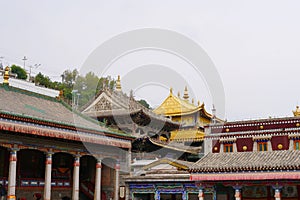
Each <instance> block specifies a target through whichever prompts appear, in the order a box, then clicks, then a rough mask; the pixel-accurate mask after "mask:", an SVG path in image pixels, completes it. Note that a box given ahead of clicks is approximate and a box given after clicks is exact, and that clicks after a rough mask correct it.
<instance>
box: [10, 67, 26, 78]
mask: <svg viewBox="0 0 300 200" xmlns="http://www.w3.org/2000/svg"><path fill="white" fill-rule="evenodd" d="M11 72H12V73H14V74H17V79H24V80H26V79H27V73H26V71H25V70H24V69H23V68H22V67H20V66H17V65H12V66H11Z"/></svg>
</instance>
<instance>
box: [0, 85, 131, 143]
mask: <svg viewBox="0 0 300 200" xmlns="http://www.w3.org/2000/svg"><path fill="white" fill-rule="evenodd" d="M0 94H1V95H0V102H1V103H0V118H1V124H0V125H1V126H0V128H1V130H15V131H16V130H18V131H22V132H24V133H28V134H35V135H40V136H48V137H56V138H63V139H69V140H76V141H88V142H92V143H99V144H109V143H110V141H109V138H113V137H116V138H123V139H125V140H127V139H128V140H132V139H133V137H131V136H129V135H126V134H124V133H119V132H116V131H115V130H112V129H109V128H107V127H104V126H103V125H101V124H99V123H98V122H97V121H96V120H93V119H91V118H89V117H86V116H84V115H82V114H80V113H78V112H74V111H72V109H71V108H70V107H68V106H67V105H65V104H64V103H63V102H62V101H59V100H57V99H55V98H52V97H48V96H44V95H40V94H36V93H33V92H29V91H25V90H22V89H17V88H13V87H10V86H5V85H0ZM2 119H8V120H9V121H2ZM20 122H21V123H20ZM24 123H26V124H24ZM53 128H55V129H53ZM79 132H80V133H83V134H82V135H80V134H78V133H79ZM86 133H88V134H86ZM107 136H108V137H107ZM111 142H112V143H114V144H116V145H119V146H123V147H129V146H131V144H130V143H128V144H127V143H126V142H125V141H118V139H116V141H111ZM124 142H125V143H126V144H125V143H124ZM112 143H111V144H112Z"/></svg>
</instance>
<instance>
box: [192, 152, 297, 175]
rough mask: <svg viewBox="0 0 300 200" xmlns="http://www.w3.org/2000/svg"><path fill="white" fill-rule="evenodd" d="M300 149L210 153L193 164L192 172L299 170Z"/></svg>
mask: <svg viewBox="0 0 300 200" xmlns="http://www.w3.org/2000/svg"><path fill="white" fill-rule="evenodd" d="M299 169H300V151H297V150H295V151H290V150H280V151H271V152H234V153H209V154H207V155H205V156H204V157H203V158H202V159H200V160H199V161H197V162H196V163H195V164H193V165H191V166H190V168H189V171H190V172H192V173H193V172H243V171H268V170H299Z"/></svg>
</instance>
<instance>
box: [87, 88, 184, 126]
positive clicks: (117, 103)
mask: <svg viewBox="0 0 300 200" xmlns="http://www.w3.org/2000/svg"><path fill="white" fill-rule="evenodd" d="M82 113H83V114H85V115H88V116H90V117H94V118H96V117H98V118H99V117H102V118H105V117H119V116H125V117H126V116H128V117H129V116H131V117H133V116H137V115H136V114H138V115H139V116H143V117H142V118H143V119H146V118H151V119H154V120H156V122H157V123H164V124H165V126H168V127H169V128H170V129H171V130H174V129H176V128H179V126H180V124H179V123H176V122H173V121H172V120H170V119H166V118H165V117H162V116H159V115H157V114H155V113H153V112H152V111H151V110H149V109H147V108H146V107H144V106H143V105H141V104H140V103H138V102H137V101H136V100H135V99H134V97H133V96H132V94H131V95H130V96H127V95H126V94H125V93H123V92H122V91H112V90H108V89H106V90H102V91H100V92H99V93H98V94H97V95H96V96H95V98H94V99H92V100H90V102H88V103H87V104H86V105H85V106H84V107H83V109H82ZM143 119H140V120H142V121H143Z"/></svg>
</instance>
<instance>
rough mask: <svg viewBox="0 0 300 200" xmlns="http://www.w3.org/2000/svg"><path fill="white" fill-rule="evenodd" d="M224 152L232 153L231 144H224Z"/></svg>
mask: <svg viewBox="0 0 300 200" xmlns="http://www.w3.org/2000/svg"><path fill="white" fill-rule="evenodd" d="M224 152H233V144H224Z"/></svg>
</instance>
